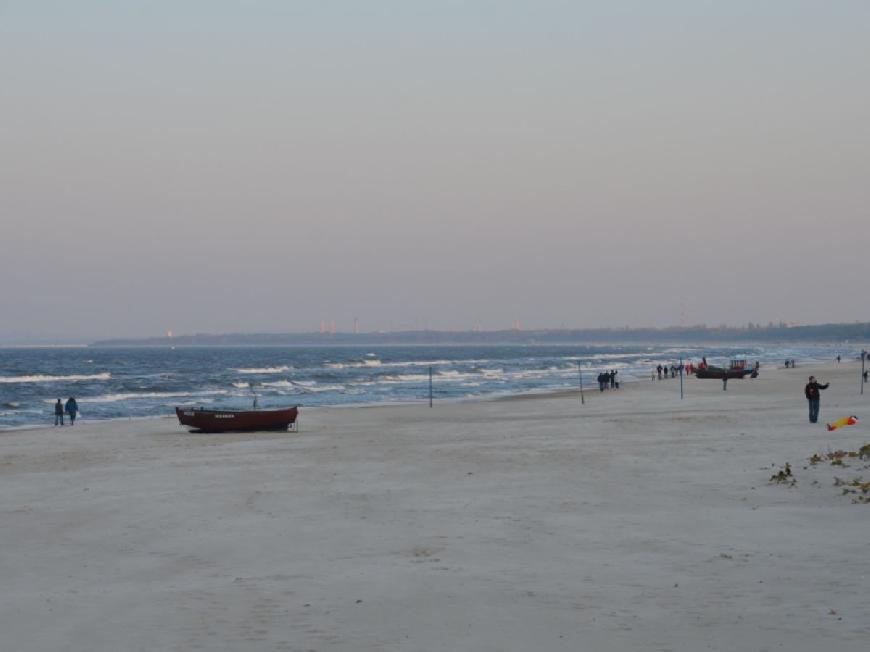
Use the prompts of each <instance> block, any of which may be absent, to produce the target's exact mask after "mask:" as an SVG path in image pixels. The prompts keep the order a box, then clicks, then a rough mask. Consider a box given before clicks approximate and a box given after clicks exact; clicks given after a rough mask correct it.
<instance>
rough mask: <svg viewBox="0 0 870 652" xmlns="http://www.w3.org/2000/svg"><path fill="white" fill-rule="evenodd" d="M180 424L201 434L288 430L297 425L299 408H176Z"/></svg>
mask: <svg viewBox="0 0 870 652" xmlns="http://www.w3.org/2000/svg"><path fill="white" fill-rule="evenodd" d="M175 415H176V416H177V417H178V422H179V423H180V424H181V425H183V426H188V427H189V428H192V429H194V430H199V431H201V432H231V431H232V432H240V431H248V432H250V431H257V430H287V429H288V428H289V427H290V426H291V425H294V424H295V423H296V418H297V417H298V416H299V408H298V407H291V408H283V409H280V410H203V409H200V408H182V407H177V408H175Z"/></svg>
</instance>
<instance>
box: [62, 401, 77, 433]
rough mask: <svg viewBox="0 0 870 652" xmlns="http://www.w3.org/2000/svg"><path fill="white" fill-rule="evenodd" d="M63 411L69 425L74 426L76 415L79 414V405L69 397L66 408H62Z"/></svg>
mask: <svg viewBox="0 0 870 652" xmlns="http://www.w3.org/2000/svg"><path fill="white" fill-rule="evenodd" d="M64 411H65V412H66V413H67V414H68V415H69V425H71V426H74V425H75V424H76V414H78V412H79V404H78V403H76V400H75V398H74V397H72V396H70V397H69V399H68V400H67V402H66V406H65V407H64Z"/></svg>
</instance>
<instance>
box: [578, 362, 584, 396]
mask: <svg viewBox="0 0 870 652" xmlns="http://www.w3.org/2000/svg"><path fill="white" fill-rule="evenodd" d="M577 372H578V373H579V374H580V405H586V399H585V398H583V363H582V362H580V361H579V360H578V361H577Z"/></svg>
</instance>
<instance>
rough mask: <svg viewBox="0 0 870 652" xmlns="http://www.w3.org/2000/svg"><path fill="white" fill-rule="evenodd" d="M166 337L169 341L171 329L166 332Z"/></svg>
mask: <svg viewBox="0 0 870 652" xmlns="http://www.w3.org/2000/svg"><path fill="white" fill-rule="evenodd" d="M166 337H168V338H169V339H170V340H171V339H172V329H171V328H170V329H169V330H168V331H166Z"/></svg>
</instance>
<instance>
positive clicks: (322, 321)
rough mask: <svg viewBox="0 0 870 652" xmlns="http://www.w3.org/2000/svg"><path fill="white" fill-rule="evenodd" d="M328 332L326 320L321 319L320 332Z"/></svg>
mask: <svg viewBox="0 0 870 652" xmlns="http://www.w3.org/2000/svg"><path fill="white" fill-rule="evenodd" d="M325 332H326V322H325V321H324V320H322V319H321V320H320V334H321V335H323V334H324V333H325Z"/></svg>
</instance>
